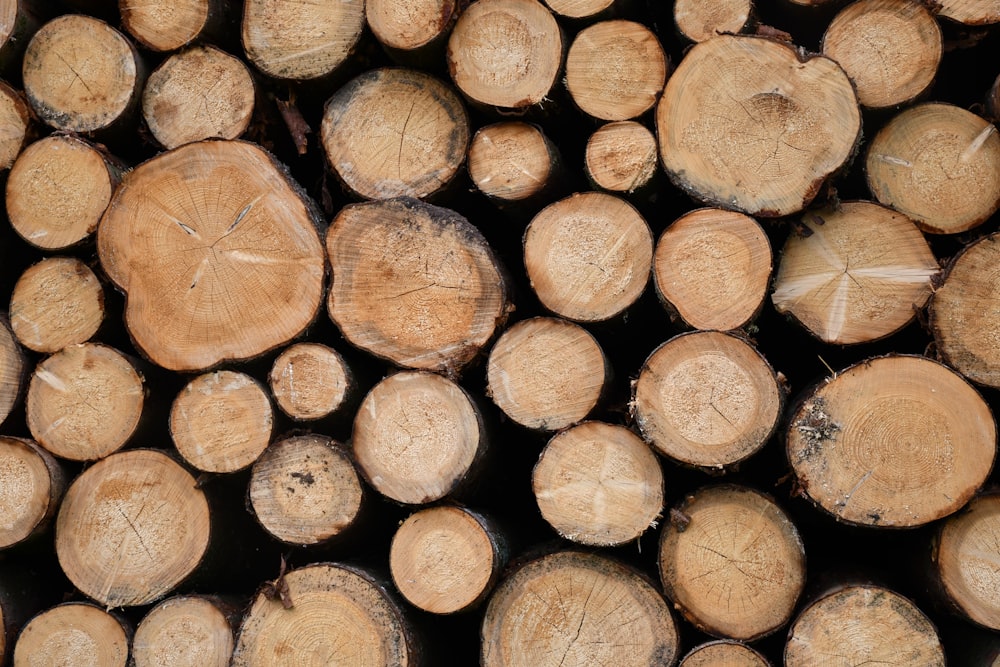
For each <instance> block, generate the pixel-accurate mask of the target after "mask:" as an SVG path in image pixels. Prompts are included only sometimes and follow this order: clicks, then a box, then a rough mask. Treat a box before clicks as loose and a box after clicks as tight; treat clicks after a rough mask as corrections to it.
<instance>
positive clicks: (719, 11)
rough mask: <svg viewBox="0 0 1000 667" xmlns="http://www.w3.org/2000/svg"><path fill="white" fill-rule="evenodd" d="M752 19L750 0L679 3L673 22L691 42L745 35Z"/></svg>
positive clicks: (677, 3)
mask: <svg viewBox="0 0 1000 667" xmlns="http://www.w3.org/2000/svg"><path fill="white" fill-rule="evenodd" d="M752 17H753V4H752V3H751V2H750V0H677V2H676V3H674V23H675V24H676V25H677V30H678V31H680V33H681V34H682V35H683V36H684V37H687V38H688V39H689V40H691V41H692V42H704V41H705V40H706V39H711V38H712V37H715V36H717V35H721V34H724V33H731V34H734V35H735V34H736V33H739V32H743V31H744V30H745V29H746V27H747V24H749V23H750V21H751V19H752Z"/></svg>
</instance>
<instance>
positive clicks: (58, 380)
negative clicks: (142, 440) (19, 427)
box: [25, 343, 145, 461]
mask: <svg viewBox="0 0 1000 667" xmlns="http://www.w3.org/2000/svg"><path fill="white" fill-rule="evenodd" d="M144 401H145V398H144V392H143V378H142V377H141V376H140V375H139V373H138V372H137V371H136V369H135V366H133V364H132V363H131V362H130V361H129V360H128V358H126V357H125V356H124V355H123V354H122V353H121V352H119V351H118V350H115V349H114V348H111V347H108V346H107V345H102V344H99V343H83V344H81V345H70V346H68V347H65V348H63V349H62V350H60V351H59V352H56V353H55V354H53V355H52V356H50V357H48V358H47V359H45V360H43V361H42V362H41V363H39V364H38V366H37V367H36V368H35V372H34V373H33V374H32V376H31V382H30V383H29V384H28V397H27V400H26V402H25V411H26V419H27V422H28V429H29V430H30V431H31V435H32V437H33V438H34V439H35V440H36V441H37V442H38V444H40V445H41V446H42V447H44V448H45V449H47V450H48V451H49V452H51V453H52V454H55V455H56V456H58V457H60V458H64V459H70V460H72V461H94V460H97V459H101V458H104V457H105V456H108V455H109V454H111V453H112V452H116V451H118V450H119V449H121V448H122V447H123V446H124V445H125V443H126V442H128V440H129V438H131V437H132V435H133V434H134V433H135V430H136V427H137V426H138V425H139V418H140V417H141V416H142V409H143V403H144Z"/></svg>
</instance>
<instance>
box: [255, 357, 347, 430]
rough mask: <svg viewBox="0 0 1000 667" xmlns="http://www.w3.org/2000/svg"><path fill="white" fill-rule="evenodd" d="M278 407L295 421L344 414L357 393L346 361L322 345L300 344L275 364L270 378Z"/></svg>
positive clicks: (278, 358) (269, 375)
mask: <svg viewBox="0 0 1000 667" xmlns="http://www.w3.org/2000/svg"><path fill="white" fill-rule="evenodd" d="M267 380H268V384H269V385H270V387H271V394H272V395H273V396H274V400H275V402H277V404H278V407H279V408H281V411H282V412H284V413H285V414H286V415H288V416H289V417H291V418H292V419H294V420H295V421H312V420H316V419H322V418H323V417H326V416H328V415H331V414H335V413H337V412H339V411H341V410H342V409H343V408H344V407H345V406H346V405H347V404H348V403H350V402H352V399H353V398H354V395H355V393H356V392H357V384H356V381H355V379H354V374H353V373H351V369H350V367H348V365H347V363H346V362H345V361H344V358H343V357H342V356H340V354H339V353H338V352H337V351H336V350H334V349H333V348H331V347H327V346H326V345H321V344H319V343H296V344H295V345H290V346H288V347H287V348H285V350H284V351H282V353H281V354H279V355H278V357H277V358H276V359H275V360H274V365H273V366H271V372H270V373H269V374H268V376H267Z"/></svg>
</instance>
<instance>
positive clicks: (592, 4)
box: [545, 0, 615, 19]
mask: <svg viewBox="0 0 1000 667" xmlns="http://www.w3.org/2000/svg"><path fill="white" fill-rule="evenodd" d="M545 4H546V5H548V6H549V9H551V10H552V11H553V12H555V13H556V14H559V15H560V16H565V17H567V18H571V19H586V18H590V17H592V16H597V15H598V14H600V13H601V12H606V11H608V10H609V9H611V8H612V7H614V5H615V0H545Z"/></svg>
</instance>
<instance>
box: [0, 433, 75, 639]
mask: <svg viewBox="0 0 1000 667" xmlns="http://www.w3.org/2000/svg"><path fill="white" fill-rule="evenodd" d="M64 487H65V479H64V475H63V472H62V469H61V468H60V467H59V464H58V463H57V462H56V460H55V459H54V458H52V455H51V454H49V453H48V452H46V451H45V450H44V449H42V448H41V447H39V446H38V445H37V444H36V443H34V442H32V441H30V440H25V439H22V438H14V437H10V436H0V517H3V518H2V519H0V549H5V548H7V547H9V546H12V545H15V544H18V543H20V542H23V541H24V540H26V539H28V538H29V537H31V536H33V535H35V534H36V533H37V532H38V531H40V530H41V529H44V528H45V527H46V526H47V525H48V522H49V519H51V518H52V517H53V516H55V512H56V509H57V508H58V506H59V501H60V500H61V499H62V493H63V490H64ZM3 627H4V626H3V623H2V620H0V634H2V628H3ZM2 656H3V651H2V650H0V657H2Z"/></svg>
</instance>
